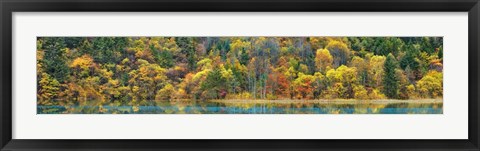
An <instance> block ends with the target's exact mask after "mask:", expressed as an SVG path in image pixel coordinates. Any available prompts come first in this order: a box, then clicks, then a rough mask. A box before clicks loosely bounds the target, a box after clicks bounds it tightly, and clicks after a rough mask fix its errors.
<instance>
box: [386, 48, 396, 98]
mask: <svg viewBox="0 0 480 151" xmlns="http://www.w3.org/2000/svg"><path fill="white" fill-rule="evenodd" d="M396 68H397V62H396V60H395V57H394V56H393V55H392V54H391V53H390V54H388V56H387V59H386V60H385V64H384V68H383V70H384V71H385V73H384V76H383V93H384V94H385V95H386V96H387V97H389V98H397V97H398V85H399V79H398V77H397V75H396V71H395V69H396Z"/></svg>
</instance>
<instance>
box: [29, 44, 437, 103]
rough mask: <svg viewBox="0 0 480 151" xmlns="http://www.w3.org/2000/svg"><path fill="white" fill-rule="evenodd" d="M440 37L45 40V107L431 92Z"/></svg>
mask: <svg viewBox="0 0 480 151" xmlns="http://www.w3.org/2000/svg"><path fill="white" fill-rule="evenodd" d="M442 45H443V38H442V37H39V38H38V39H37V96H38V97H37V98H38V101H37V104H38V105H129V106H134V105H155V104H158V103H159V102H168V101H208V100H219V99H237V100H239V99H244V100H256V99H262V100H316V99H324V100H343V99H354V100H372V99H374V100H378V99H399V100H402V99H419V100H421V99H426V98H435V99H436V98H442V95H443V74H442V66H443V65H442V63H443V46H442Z"/></svg>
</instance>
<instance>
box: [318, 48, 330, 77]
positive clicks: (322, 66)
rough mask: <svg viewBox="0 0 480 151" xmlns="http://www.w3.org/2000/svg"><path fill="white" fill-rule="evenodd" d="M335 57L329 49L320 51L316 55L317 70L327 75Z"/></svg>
mask: <svg viewBox="0 0 480 151" xmlns="http://www.w3.org/2000/svg"><path fill="white" fill-rule="evenodd" d="M332 63H333V57H332V55H330V52H329V51H328V50H327V49H318V50H317V53H316V55H315V65H316V66H317V70H318V71H320V72H321V73H325V72H326V71H327V70H329V68H330V67H331V66H332Z"/></svg>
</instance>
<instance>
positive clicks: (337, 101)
mask: <svg viewBox="0 0 480 151" xmlns="http://www.w3.org/2000/svg"><path fill="white" fill-rule="evenodd" d="M208 102H216V103H226V104H231V103H235V104H238V103H241V104H253V103H255V104H265V103H279V104H292V103H318V104H389V103H443V98H437V99H416V100H397V99H381V100H355V99H335V100H328V99H320V100H290V99H280V100H265V99H257V100H251V99H223V100H208Z"/></svg>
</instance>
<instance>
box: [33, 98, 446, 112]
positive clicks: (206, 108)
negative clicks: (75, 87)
mask: <svg viewBox="0 0 480 151" xmlns="http://www.w3.org/2000/svg"><path fill="white" fill-rule="evenodd" d="M37 113H38V114H442V113H443V103H438V102H434V103H432V102H430V103H219V102H195V101H186V102H164V103H159V104H157V105H155V106H153V105H152V106H67V107H66V106H37Z"/></svg>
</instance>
